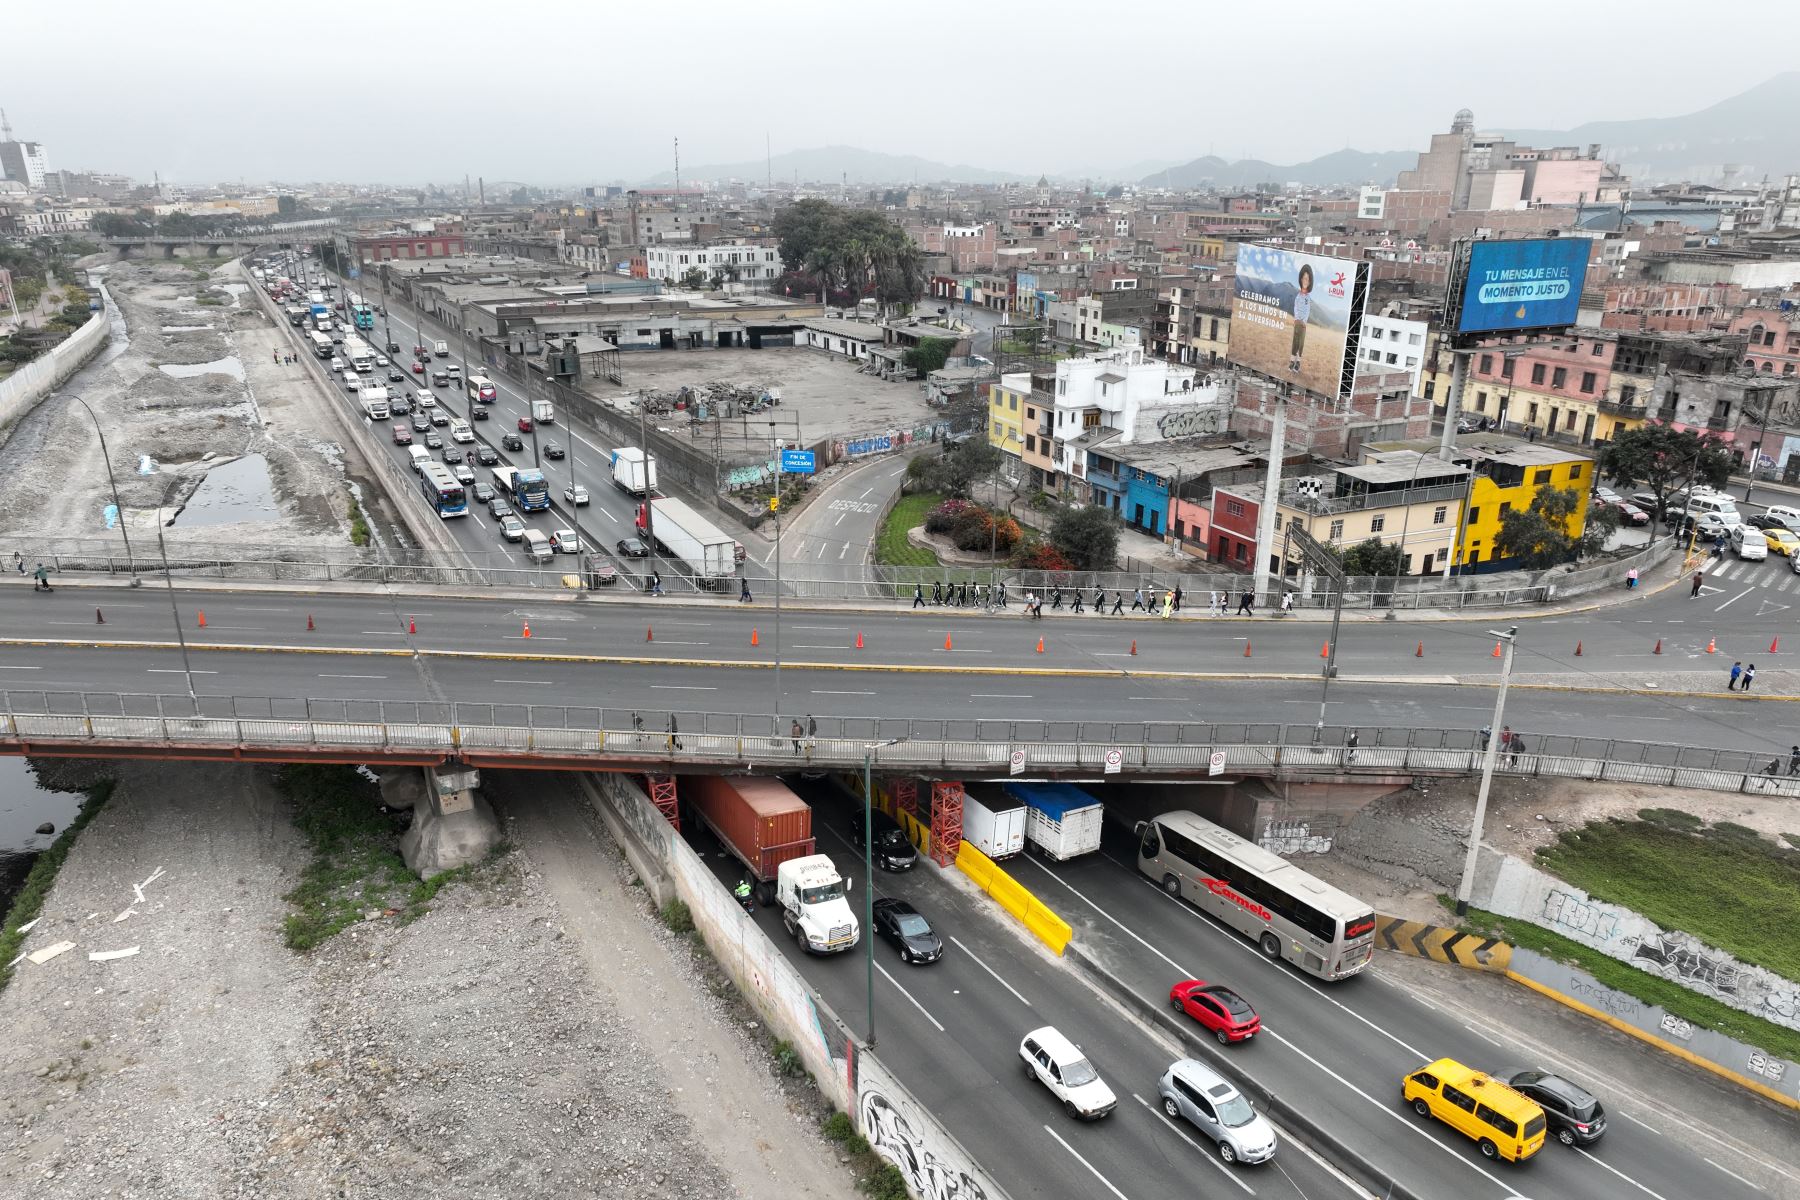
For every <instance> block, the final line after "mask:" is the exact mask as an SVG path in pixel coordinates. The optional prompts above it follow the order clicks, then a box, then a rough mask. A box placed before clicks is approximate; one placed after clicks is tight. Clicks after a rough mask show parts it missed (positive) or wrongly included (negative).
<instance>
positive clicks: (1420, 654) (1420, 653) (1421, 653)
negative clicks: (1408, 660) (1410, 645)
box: [1413, 642, 1425, 658]
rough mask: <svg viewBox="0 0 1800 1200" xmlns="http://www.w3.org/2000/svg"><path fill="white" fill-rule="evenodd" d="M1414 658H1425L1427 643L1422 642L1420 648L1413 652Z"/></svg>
mask: <svg viewBox="0 0 1800 1200" xmlns="http://www.w3.org/2000/svg"><path fill="white" fill-rule="evenodd" d="M1413 657H1414V658H1424V657H1425V643H1424V642H1420V643H1419V645H1418V648H1417V649H1416V650H1414V651H1413Z"/></svg>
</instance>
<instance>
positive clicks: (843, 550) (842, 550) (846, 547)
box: [838, 542, 850, 562]
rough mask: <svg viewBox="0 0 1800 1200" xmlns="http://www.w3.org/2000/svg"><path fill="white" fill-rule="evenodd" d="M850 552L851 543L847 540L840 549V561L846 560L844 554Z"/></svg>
mask: <svg viewBox="0 0 1800 1200" xmlns="http://www.w3.org/2000/svg"><path fill="white" fill-rule="evenodd" d="M848 553H850V543H849V542H845V543H844V544H843V546H842V547H841V548H840V549H839V550H838V561H839V562H842V561H843V560H844V555H846V554H848Z"/></svg>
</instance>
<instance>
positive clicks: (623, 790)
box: [590, 774, 1008, 1200]
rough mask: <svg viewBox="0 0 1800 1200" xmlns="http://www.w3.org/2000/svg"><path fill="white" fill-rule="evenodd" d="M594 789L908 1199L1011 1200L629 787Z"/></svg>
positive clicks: (623, 781) (622, 780) (627, 780)
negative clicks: (896, 1174)
mask: <svg viewBox="0 0 1800 1200" xmlns="http://www.w3.org/2000/svg"><path fill="white" fill-rule="evenodd" d="M593 788H594V789H595V792H597V793H598V795H599V796H600V798H601V802H602V803H603V804H604V805H605V806H606V807H608V808H610V809H611V810H612V813H613V814H614V815H615V816H616V817H617V818H618V819H619V821H620V822H621V823H622V824H623V825H624V826H625V827H627V828H628V829H629V830H630V835H631V838H632V839H633V840H634V841H636V842H637V843H638V846H637V847H636V848H637V849H638V850H641V851H642V852H643V853H644V854H645V855H646V856H648V857H649V858H650V859H652V860H654V861H655V862H656V864H657V866H658V868H659V869H661V870H662V871H663V872H664V873H665V874H666V875H667V877H668V879H669V880H670V882H671V883H672V885H673V887H674V891H675V894H676V895H677V896H678V897H679V898H680V899H681V900H682V902H683V903H685V904H686V905H687V908H688V912H689V914H690V915H691V916H692V918H693V921H694V928H695V929H696V930H697V931H698V932H699V933H700V936H701V937H702V938H704V939H705V941H706V946H707V949H708V950H710V951H711V952H712V955H713V957H714V958H715V959H717V960H718V962H719V964H720V965H721V966H722V967H724V969H725V972H726V974H728V975H730V976H731V980H732V982H733V983H734V984H735V985H736V986H737V989H738V992H739V994H740V995H742V996H743V997H744V998H745V999H746V1000H748V1001H749V1002H750V1005H751V1007H753V1008H755V1009H756V1011H757V1013H758V1014H759V1015H760V1016H761V1017H762V1019H763V1020H764V1021H765V1022H766V1023H767V1028H768V1030H769V1032H770V1034H771V1035H773V1036H774V1037H776V1038H777V1039H780V1040H782V1041H785V1042H787V1043H789V1044H790V1045H792V1046H793V1047H794V1049H795V1051H796V1052H797V1053H798V1054H799V1055H800V1058H801V1061H802V1062H804V1063H805V1064H806V1069H807V1070H808V1071H810V1072H811V1073H812V1077H813V1079H814V1080H815V1081H816V1082H817V1083H818V1085H819V1090H820V1092H821V1093H823V1094H824V1096H825V1098H826V1099H827V1100H829V1101H830V1102H831V1103H832V1104H833V1105H835V1106H836V1107H838V1108H839V1109H841V1110H842V1111H844V1112H846V1113H849V1114H850V1115H851V1117H852V1118H853V1119H854V1120H855V1122H856V1127H857V1131H858V1132H859V1133H861V1134H862V1136H863V1137H864V1138H866V1139H867V1140H868V1142H869V1146H870V1148H871V1149H873V1150H874V1151H875V1152H876V1153H877V1154H879V1155H881V1156H882V1157H883V1158H885V1159H887V1160H888V1161H889V1162H891V1163H893V1164H894V1166H895V1167H896V1168H897V1169H898V1170H899V1171H900V1173H901V1175H903V1176H904V1177H905V1179H906V1186H907V1190H908V1191H909V1192H911V1194H912V1195H913V1196H915V1197H918V1200H940V1198H941V1197H947V1196H966V1197H987V1198H988V1200H1008V1197H1007V1193H1006V1191H1005V1190H1004V1189H1002V1188H1001V1187H1000V1185H999V1184H998V1183H996V1182H995V1181H994V1179H993V1177H992V1176H990V1175H989V1174H988V1173H987V1172H986V1171H985V1170H983V1169H982V1167H981V1164H979V1163H978V1162H976V1161H975V1158H974V1156H973V1155H971V1154H970V1153H969V1152H968V1151H967V1150H965V1149H964V1148H963V1146H962V1144H961V1143H960V1142H958V1141H957V1140H956V1136H955V1135H954V1134H952V1133H951V1132H950V1131H949V1130H948V1129H946V1128H945V1127H944V1125H943V1124H942V1123H941V1122H940V1121H939V1120H938V1119H937V1118H936V1117H935V1116H934V1115H932V1113H931V1111H930V1110H929V1109H927V1108H926V1107H925V1106H924V1105H922V1104H920V1103H919V1102H918V1101H917V1100H916V1099H915V1098H914V1097H913V1095H912V1093H911V1092H909V1091H908V1090H907V1089H906V1087H905V1085H903V1084H902V1083H901V1082H900V1080H899V1079H898V1078H897V1077H895V1075H894V1074H893V1073H892V1072H890V1071H889V1070H888V1069H887V1067H886V1065H885V1064H883V1063H882V1062H881V1061H880V1059H878V1058H877V1057H876V1056H875V1054H874V1053H873V1052H872V1051H870V1050H868V1049H866V1048H865V1047H863V1046H862V1045H861V1044H860V1043H859V1042H858V1041H857V1040H856V1038H855V1037H854V1036H853V1035H852V1034H851V1032H850V1030H849V1027H848V1026H846V1025H845V1024H844V1023H843V1021H841V1020H839V1019H838V1016H837V1014H836V1013H835V1012H833V1011H832V1010H831V1008H830V1006H828V1005H827V1004H826V1003H825V1002H824V1001H823V1000H821V999H819V998H818V997H817V996H815V995H814V993H813V990H812V988H811V987H810V986H809V985H808V984H807V982H806V979H805V977H804V976H802V975H801V974H800V972H799V971H798V970H797V969H796V968H795V967H794V966H793V964H792V963H790V962H789V961H788V960H787V957H786V955H785V954H783V952H782V951H781V950H780V949H779V948H778V947H777V946H776V945H775V943H774V941H772V940H771V939H770V938H769V937H768V935H766V934H764V933H763V932H762V930H761V929H760V928H758V926H757V925H756V922H755V921H754V920H753V919H752V918H751V917H750V916H749V915H747V914H746V913H745V912H744V910H743V909H742V908H740V907H739V906H738V902H737V900H736V899H734V898H733V897H732V895H731V893H730V892H728V891H726V889H725V887H724V885H723V884H721V883H720V882H719V880H718V878H717V877H716V876H714V875H713V873H712V872H711V870H709V869H708V868H707V866H706V864H705V863H704V862H702V861H701V859H700V856H699V855H698V854H696V853H695V852H694V850H693V848H692V847H690V846H689V845H688V844H687V843H686V842H685V841H683V840H682V838H681V835H680V834H679V833H677V832H676V831H675V828H674V827H673V826H672V825H670V824H669V822H668V819H667V818H665V817H664V816H663V815H662V813H660V812H659V811H657V809H656V806H655V805H653V804H651V803H650V798H649V797H648V796H646V795H645V794H644V791H643V789H642V788H640V787H639V786H638V785H637V783H636V781H635V780H634V779H632V778H631V777H629V776H625V775H622V774H608V775H603V776H601V777H600V778H598V779H597V780H595V781H594V783H593ZM590 794H594V793H593V792H590ZM608 823H609V824H611V822H608ZM863 936H864V937H868V936H870V933H869V931H868V930H864V931H863Z"/></svg>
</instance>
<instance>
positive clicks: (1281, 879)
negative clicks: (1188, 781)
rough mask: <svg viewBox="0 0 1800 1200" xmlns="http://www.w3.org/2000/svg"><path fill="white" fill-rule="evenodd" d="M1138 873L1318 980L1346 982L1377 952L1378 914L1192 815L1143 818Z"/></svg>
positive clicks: (1139, 835) (1265, 852)
mask: <svg viewBox="0 0 1800 1200" xmlns="http://www.w3.org/2000/svg"><path fill="white" fill-rule="evenodd" d="M1137 834H1138V870H1140V871H1142V872H1143V873H1144V874H1145V875H1148V876H1149V877H1150V878H1151V879H1153V880H1155V881H1156V882H1157V883H1159V884H1160V885H1162V888H1163V890H1164V891H1166V892H1168V893H1169V895H1171V896H1175V897H1178V898H1180V899H1183V900H1186V901H1188V902H1189V903H1191V904H1193V905H1194V906H1195V907H1196V908H1198V909H1200V910H1201V911H1202V912H1205V913H1208V914H1209V915H1211V916H1213V917H1216V918H1217V919H1218V920H1220V921H1222V922H1224V923H1225V924H1226V925H1229V926H1231V927H1232V928H1233V929H1236V930H1237V931H1238V932H1239V933H1241V934H1243V935H1244V936H1245V937H1247V938H1249V939H1250V940H1251V941H1253V942H1255V943H1257V945H1259V946H1260V947H1262V952H1263V953H1264V954H1266V955H1267V956H1268V957H1270V958H1272V959H1286V960H1287V961H1288V962H1291V963H1293V964H1294V965H1295V966H1296V967H1298V968H1300V969H1301V970H1302V971H1305V972H1306V973H1307V974H1309V975H1314V976H1317V977H1318V978H1320V979H1326V980H1337V979H1348V978H1349V977H1350V976H1352V975H1355V974H1357V973H1358V972H1359V971H1361V970H1362V969H1363V968H1364V967H1366V966H1368V965H1369V960H1370V959H1371V958H1373V957H1374V954H1375V911H1374V910H1373V909H1372V908H1370V907H1369V906H1368V905H1367V904H1365V903H1363V902H1362V901H1361V900H1358V899H1357V898H1356V897H1354V896H1352V895H1350V894H1348V893H1347V892H1340V891H1339V890H1338V889H1336V888H1334V887H1332V886H1331V885H1330V884H1328V883H1325V882H1323V881H1321V880H1318V879H1314V878H1313V877H1312V876H1311V875H1308V874H1307V873H1306V872H1305V871H1302V870H1301V869H1300V868H1299V867H1296V866H1295V865H1294V864H1293V863H1291V862H1289V861H1288V860H1287V859H1285V858H1282V857H1281V856H1280V855H1277V854H1271V853H1270V852H1269V851H1267V850H1264V849H1263V848H1262V847H1261V846H1258V845H1256V844H1255V843H1254V842H1249V841H1245V840H1244V839H1243V838H1241V837H1239V836H1238V835H1237V834H1235V833H1232V832H1231V831H1230V830H1229V829H1224V828H1222V827H1220V826H1218V825H1215V824H1213V823H1212V822H1211V821H1208V820H1206V819H1205V818H1203V817H1199V816H1196V815H1195V814H1193V813H1191V812H1166V813H1163V814H1162V815H1160V816H1157V817H1152V818H1151V819H1150V820H1148V821H1140V822H1138V825H1137Z"/></svg>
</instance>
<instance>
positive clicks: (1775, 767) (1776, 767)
mask: <svg viewBox="0 0 1800 1200" xmlns="http://www.w3.org/2000/svg"><path fill="white" fill-rule="evenodd" d="M1762 773H1763V774H1764V775H1765V776H1767V777H1768V778H1770V779H1773V778H1775V776H1777V775H1779V774H1781V760H1780V759H1779V758H1771V759H1770V760H1769V765H1768V766H1766V767H1764V768H1763V769H1762ZM1756 786H1757V787H1759V788H1760V787H1768V786H1769V785H1768V784H1766V783H1764V782H1763V781H1762V780H1761V779H1758V780H1757V781H1756Z"/></svg>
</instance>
